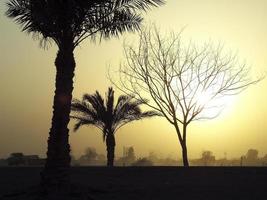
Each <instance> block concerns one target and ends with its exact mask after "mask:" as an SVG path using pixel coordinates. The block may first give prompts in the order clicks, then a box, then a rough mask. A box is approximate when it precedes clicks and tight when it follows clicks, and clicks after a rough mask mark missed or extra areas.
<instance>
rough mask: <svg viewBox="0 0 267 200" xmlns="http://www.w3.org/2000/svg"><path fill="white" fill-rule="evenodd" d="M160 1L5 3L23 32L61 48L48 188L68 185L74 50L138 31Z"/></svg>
mask: <svg viewBox="0 0 267 200" xmlns="http://www.w3.org/2000/svg"><path fill="white" fill-rule="evenodd" d="M162 3H163V1H162V0H9V2H8V3H7V8H8V9H7V11H6V15H7V16H8V17H9V18H12V19H14V20H15V21H16V22H17V23H18V24H20V25H21V27H22V31H24V32H27V33H32V34H33V35H34V37H35V38H36V37H37V38H39V39H40V44H45V43H46V41H52V42H54V43H55V44H56V45H57V47H58V52H57V56H56V60H55V66H56V83H55V86H56V89H55V95H54V101H53V117H52V126H51V129H50V132H49V138H48V150H47V160H46V164H45V168H44V171H43V173H42V181H41V183H42V184H43V185H44V186H48V187H51V186H55V187H54V188H57V189H59V188H66V187H64V186H68V185H69V183H70V181H69V168H70V146H69V141H68V140H69V134H68V132H69V130H68V128H67V126H68V123H69V113H70V107H71V100H72V90H73V80H72V79H73V77H74V69H75V59H74V53H73V52H74V49H75V47H77V46H78V45H79V44H80V43H81V42H82V41H84V40H85V39H86V38H95V37H96V36H97V34H98V35H99V36H100V38H109V37H111V36H113V35H115V36H118V35H119V34H121V33H123V32H125V31H134V30H137V29H139V27H140V24H141V22H142V16H141V13H140V11H142V10H145V11H146V10H147V9H149V8H150V7H152V6H158V5H160V4H162ZM138 11H139V12H138ZM61 186H62V187H61ZM63 190H64V189H63Z"/></svg>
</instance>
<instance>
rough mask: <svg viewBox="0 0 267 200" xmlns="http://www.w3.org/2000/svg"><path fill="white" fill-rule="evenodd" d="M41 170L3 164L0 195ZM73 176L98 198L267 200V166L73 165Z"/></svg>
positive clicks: (28, 181)
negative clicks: (8, 166)
mask: <svg viewBox="0 0 267 200" xmlns="http://www.w3.org/2000/svg"><path fill="white" fill-rule="evenodd" d="M40 171H41V168H37V167H12V168H0V197H1V196H2V195H3V194H7V193H10V192H14V191H19V190H23V189H25V188H28V187H29V186H32V185H34V184H38V181H39V173H40ZM72 180H73V183H76V184H84V185H87V186H88V188H89V191H90V193H91V196H92V197H93V198H94V199H96V200H98V199H99V200H106V199H107V200H139V199H140V200H141V199H146V200H147V199H151V200H159V199H164V200H168V199H175V200H176V199H194V200H218V199H219V200H232V199H233V200H244V199H250V200H261V199H262V200H267V168H256V167H244V168H239V167H191V168H187V169H186V168H181V167H115V168H107V167H73V168H72ZM0 199H1V198H0Z"/></svg>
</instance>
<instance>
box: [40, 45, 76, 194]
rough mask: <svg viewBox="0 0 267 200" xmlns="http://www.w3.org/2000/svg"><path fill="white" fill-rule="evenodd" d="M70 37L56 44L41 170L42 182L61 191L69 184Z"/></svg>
mask: <svg viewBox="0 0 267 200" xmlns="http://www.w3.org/2000/svg"><path fill="white" fill-rule="evenodd" d="M73 50H74V48H73V43H72V41H71V42H70V41H65V43H64V46H63V45H62V46H61V47H59V50H58V53H57V57H56V60H55V65H56V90H55V95H54V102H53V117H52V127H51V129H50V132H49V137H48V149H47V159H46V164H45V168H44V170H43V172H42V173H41V176H42V179H41V184H42V186H43V187H44V188H45V190H49V191H47V192H48V193H51V191H50V190H53V192H59V193H60V192H62V191H63V192H64V190H68V189H67V188H69V186H70V179H69V169H70V160H71V158H70V145H69V129H68V128H67V126H68V123H69V120H70V119H69V114H70V108H71V100H72V90H73V80H72V79H73V77H74V69H75V60H74V55H73Z"/></svg>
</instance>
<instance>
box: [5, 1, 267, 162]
mask: <svg viewBox="0 0 267 200" xmlns="http://www.w3.org/2000/svg"><path fill="white" fill-rule="evenodd" d="M266 8H267V1H265V0H235V1H232V0H201V1H199V0H169V1H167V4H166V5H165V6H163V7H161V8H160V9H153V11H152V12H149V14H148V15H147V16H146V17H145V18H146V22H145V23H144V24H146V23H150V22H155V23H156V24H157V25H158V26H159V27H160V28H161V30H164V31H165V30H166V31H168V30H173V31H177V32H178V31H180V30H181V28H183V27H186V29H185V31H184V33H183V36H184V37H185V39H192V40H194V41H195V42H197V43H202V42H205V41H208V40H212V41H215V42H218V41H220V42H222V43H224V44H225V48H226V49H231V50H232V51H233V52H236V51H237V52H238V56H239V57H240V59H241V61H242V59H244V60H245V61H246V62H247V64H248V65H250V66H251V69H252V72H253V74H259V73H263V72H266V69H267V56H266V53H267V38H266V35H267V24H266V22H265V21H266V19H267V12H266ZM5 9H6V7H5V1H1V3H0V25H1V29H0V38H1V39H0V92H1V94H0V127H1V129H0V137H1V140H0V157H6V156H8V155H9V153H11V152H24V153H25V154H40V155H42V156H44V155H45V152H46V147H47V146H46V145H47V143H46V140H47V136H48V131H49V128H50V123H51V113H52V111H51V109H52V99H53V95H54V83H55V67H54V59H55V55H56V48H55V47H54V46H52V47H50V48H49V51H47V50H43V49H40V48H39V46H38V41H33V40H32V38H31V37H29V36H27V35H26V34H22V33H21V32H20V29H19V27H18V26H17V25H16V24H14V23H13V22H12V21H11V20H9V19H7V18H6V17H5V16H4V12H5ZM170 19H172V20H171V21H170ZM124 38H126V41H132V39H133V38H134V35H133V34H125V35H124ZM122 43H123V39H120V40H118V39H112V40H109V41H104V42H102V43H101V44H100V45H99V44H98V43H95V44H94V43H92V42H90V41H87V42H84V43H83V45H82V46H81V47H80V48H78V49H77V50H76V52H75V55H76V56H75V57H76V62H77V68H76V76H75V78H74V88H75V89H74V92H73V96H74V97H76V98H81V96H82V94H83V93H85V92H86V93H93V92H94V91H95V90H99V91H100V92H101V93H102V94H103V93H104V92H105V91H106V90H107V87H108V86H110V82H109V80H108V79H107V66H109V65H110V66H112V69H113V70H116V67H117V66H118V65H119V63H120V61H121V59H122V58H123V54H122ZM266 91H267V80H266V79H265V80H263V81H261V82H260V83H258V84H257V85H253V86H251V87H250V88H248V90H246V91H245V92H243V93H242V94H241V95H238V96H236V97H235V99H234V101H233V102H232V103H231V105H229V107H227V108H226V109H225V110H224V112H223V113H222V114H221V115H220V116H219V117H218V118H216V119H214V120H210V121H201V122H195V123H193V125H192V126H191V127H189V134H188V149H189V152H188V155H189V157H190V158H196V157H200V155H201V152H202V151H203V150H211V151H213V152H214V154H215V155H216V157H218V158H220V157H224V155H225V153H227V156H228V157H239V156H240V155H242V154H245V153H246V152H247V150H248V149H249V148H256V149H258V150H259V152H260V156H262V155H263V154H266V153H267V146H266V141H267V131H266V130H267V124H266V118H267V104H266V102H267V94H266ZM115 94H116V96H118V95H119V94H120V93H119V92H117V93H115ZM69 128H70V130H71V131H70V143H71V148H72V154H73V155H81V154H82V153H83V151H84V149H85V148H86V147H88V146H92V147H95V148H96V149H97V151H98V152H100V153H103V154H104V153H105V145H104V144H103V141H102V137H101V136H100V134H101V132H99V131H98V130H97V129H95V128H92V127H83V128H81V129H80V130H79V131H78V132H76V133H73V131H72V128H73V123H70V125H69ZM116 134H117V135H116V141H117V145H116V155H121V154H122V149H123V146H134V148H135V151H136V155H138V156H142V155H147V153H148V152H149V151H154V152H157V153H158V154H159V155H162V156H170V157H172V158H177V157H178V156H180V147H179V146H178V143H177V136H176V133H175V131H174V130H173V127H172V126H170V125H169V124H168V122H167V121H166V120H165V119H164V118H155V119H149V120H144V121H141V122H134V123H131V124H130V125H127V126H125V127H124V128H122V129H121V130H119V131H118V133H116Z"/></svg>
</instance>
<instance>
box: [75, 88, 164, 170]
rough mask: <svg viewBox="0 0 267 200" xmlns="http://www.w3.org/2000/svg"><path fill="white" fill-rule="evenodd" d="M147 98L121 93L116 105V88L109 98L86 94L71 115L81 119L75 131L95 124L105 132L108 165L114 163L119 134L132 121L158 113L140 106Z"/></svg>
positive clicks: (108, 94) (97, 94)
mask: <svg viewBox="0 0 267 200" xmlns="http://www.w3.org/2000/svg"><path fill="white" fill-rule="evenodd" d="M144 103H146V101H145V100H142V101H141V100H135V99H134V97H133V96H129V95H121V96H119V98H118V100H117V103H116V105H115V104H114V91H113V89H112V88H111V87H110V88H109V89H108V92H107V93H106V100H104V99H103V97H102V96H101V95H100V94H99V92H98V91H96V92H95V94H93V95H90V94H84V95H83V99H82V100H81V101H80V100H78V99H74V100H73V102H72V104H71V110H72V111H73V115H72V116H71V118H73V119H75V120H77V123H76V124H75V126H74V131H77V130H78V129H79V128H80V127H81V126H82V125H93V126H95V127H97V128H99V129H100V130H101V131H102V133H103V141H105V142H106V148H107V166H113V162H114V151H115V145H116V143H115V133H116V131H117V130H118V129H119V128H121V127H122V126H124V125H126V124H127V123H129V122H132V121H136V120H141V119H143V118H147V117H153V116H158V115H159V113H158V112H156V111H145V112H142V111H141V108H140V106H141V105H142V104H144Z"/></svg>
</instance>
